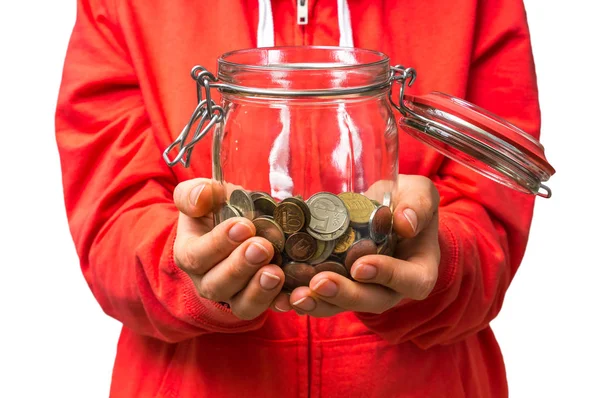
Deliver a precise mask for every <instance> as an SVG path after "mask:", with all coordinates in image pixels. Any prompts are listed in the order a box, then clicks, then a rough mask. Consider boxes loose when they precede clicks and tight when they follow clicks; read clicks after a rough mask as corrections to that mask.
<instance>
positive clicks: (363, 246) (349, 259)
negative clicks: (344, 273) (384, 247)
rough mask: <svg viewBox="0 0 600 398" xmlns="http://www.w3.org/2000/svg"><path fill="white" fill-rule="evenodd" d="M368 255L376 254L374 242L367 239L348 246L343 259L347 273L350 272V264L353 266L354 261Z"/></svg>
mask: <svg viewBox="0 0 600 398" xmlns="http://www.w3.org/2000/svg"><path fill="white" fill-rule="evenodd" d="M369 254H377V245H376V244H375V242H373V241H372V240H371V239H368V238H366V239H361V240H359V241H356V242H354V244H353V245H352V246H350V249H348V252H347V253H346V258H345V259H344V265H345V266H346V269H347V270H348V272H350V268H352V264H354V262H355V261H356V260H358V259H359V258H360V257H363V256H367V255H369Z"/></svg>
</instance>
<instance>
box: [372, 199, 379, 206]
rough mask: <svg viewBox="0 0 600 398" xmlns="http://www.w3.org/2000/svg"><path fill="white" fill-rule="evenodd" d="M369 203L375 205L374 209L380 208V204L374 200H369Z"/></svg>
mask: <svg viewBox="0 0 600 398" xmlns="http://www.w3.org/2000/svg"><path fill="white" fill-rule="evenodd" d="M371 203H373V204H374V205H375V207H379V206H381V203H379V202H378V201H376V200H375V199H371Z"/></svg>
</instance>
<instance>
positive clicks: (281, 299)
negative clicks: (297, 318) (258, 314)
mask: <svg viewBox="0 0 600 398" xmlns="http://www.w3.org/2000/svg"><path fill="white" fill-rule="evenodd" d="M271 309H272V310H273V311H277V312H288V311H291V310H293V308H292V304H291V303H290V295H289V294H288V293H283V292H280V293H279V294H278V295H277V297H275V300H273V302H272V303H271Z"/></svg>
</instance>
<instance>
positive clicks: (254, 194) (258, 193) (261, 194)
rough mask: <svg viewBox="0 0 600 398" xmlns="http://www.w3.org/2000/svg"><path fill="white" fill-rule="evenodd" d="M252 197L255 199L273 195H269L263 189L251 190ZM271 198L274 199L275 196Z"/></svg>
mask: <svg viewBox="0 0 600 398" xmlns="http://www.w3.org/2000/svg"><path fill="white" fill-rule="evenodd" d="M250 197H251V198H252V200H253V201H254V200H256V199H257V198H271V195H269V194H268V193H266V192H263V191H252V192H250ZM271 199H273V198H271Z"/></svg>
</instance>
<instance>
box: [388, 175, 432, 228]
mask: <svg viewBox="0 0 600 398" xmlns="http://www.w3.org/2000/svg"><path fill="white" fill-rule="evenodd" d="M393 196H394V197H393V201H394V230H395V231H396V233H397V234H398V235H400V236H402V237H404V238H412V237H414V236H417V235H418V234H419V233H420V232H421V231H423V230H424V229H425V228H426V227H427V226H428V225H429V223H430V222H431V220H432V219H433V218H434V215H437V209H438V205H439V201H440V199H439V193H438V191H437V188H436V187H435V185H434V184H433V182H432V181H431V180H430V179H429V178H426V177H422V176H413V175H411V176H398V186H397V188H396V190H395V192H394V195H393Z"/></svg>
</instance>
